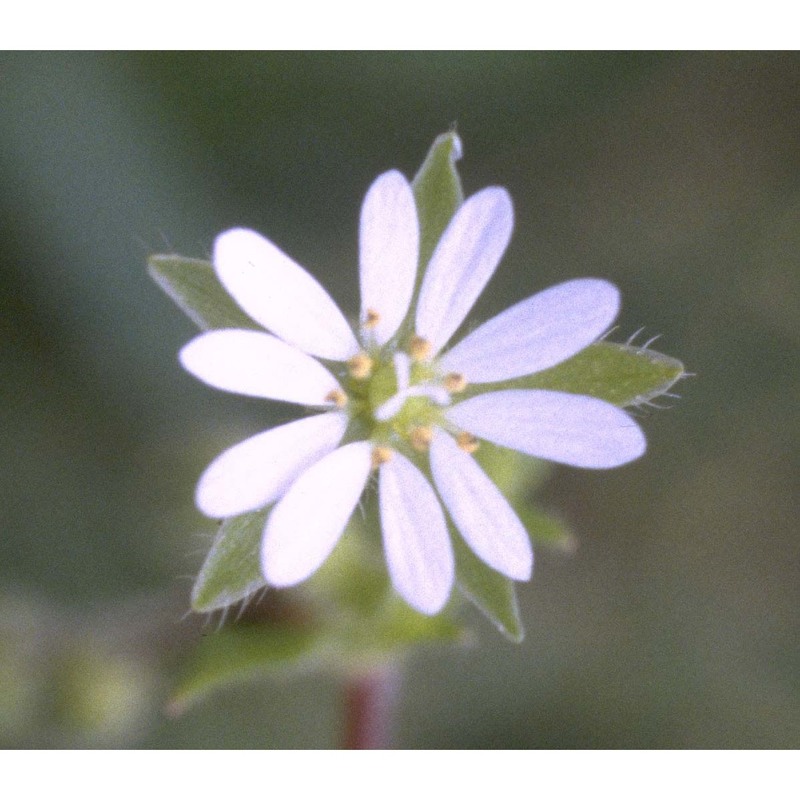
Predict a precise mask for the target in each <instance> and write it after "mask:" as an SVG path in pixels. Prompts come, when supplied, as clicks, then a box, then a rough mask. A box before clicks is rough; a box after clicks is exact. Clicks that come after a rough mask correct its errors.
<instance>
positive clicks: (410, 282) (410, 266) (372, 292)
mask: <svg viewBox="0 0 800 800" xmlns="http://www.w3.org/2000/svg"><path fill="white" fill-rule="evenodd" d="M359 247H360V264H361V319H362V320H363V319H365V318H366V316H367V312H368V311H375V312H377V313H378V317H379V319H378V322H377V324H376V325H375V327H374V328H371V330H370V333H371V334H372V336H373V337H374V339H375V341H376V342H377V343H378V344H379V345H384V344H386V342H388V341H389V339H391V338H392V336H394V334H395V333H397V329H398V328H399V327H400V324H401V323H402V321H403V320H404V319H405V316H406V314H407V313H408V307H409V305H410V303H411V295H412V294H413V292H414V282H415V280H416V277H417V262H418V260H419V223H418V222H417V206H416V203H415V202H414V194H413V192H412V191H411V186H410V185H409V183H408V181H407V180H406V179H405V178H404V177H403V175H401V174H400V173H399V172H397V171H396V170H392V171H391V172H385V173H384V174H383V175H381V176H380V177H378V178H377V179H376V180H375V182H374V183H373V184H372V186H370V188H369V191H368V192H367V196H366V197H365V198H364V204H363V205H362V207H361V228H360V232H359Z"/></svg>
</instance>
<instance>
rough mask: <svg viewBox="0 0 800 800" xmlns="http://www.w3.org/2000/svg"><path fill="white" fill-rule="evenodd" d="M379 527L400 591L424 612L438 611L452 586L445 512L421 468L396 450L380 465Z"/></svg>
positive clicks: (453, 571)
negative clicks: (388, 459)
mask: <svg viewBox="0 0 800 800" xmlns="http://www.w3.org/2000/svg"><path fill="white" fill-rule="evenodd" d="M379 494H380V508H381V527H382V528H383V546H384V550H385V552H386V563H387V565H388V567H389V575H390V576H391V578H392V584H393V585H394V588H395V589H396V590H397V592H398V594H399V595H400V596H401V597H402V598H403V599H404V600H405V601H406V602H407V603H408V604H409V605H410V606H412V607H413V608H415V609H417V610H418V611H421V612H422V613H423V614H436V613H437V612H439V611H441V609H442V607H443V606H444V604H445V603H446V602H447V598H448V597H449V596H450V590H451V588H452V586H453V576H454V574H455V566H454V559H453V547H452V544H451V543H450V536H449V534H448V532H447V523H446V521H445V518H444V513H443V512H442V508H441V506H440V505H439V501H438V500H437V499H436V495H435V494H434V492H433V489H432V488H431V486H430V484H429V483H428V481H427V480H426V479H425V477H424V476H423V474H422V473H421V472H420V471H419V470H418V469H417V468H416V467H415V466H414V465H413V464H412V463H411V462H410V461H409V460H408V459H407V458H406V457H405V456H402V455H401V454H400V453H397V452H395V453H394V454H393V457H392V459H391V460H390V461H388V462H386V463H385V464H382V465H381V468H380V479H379Z"/></svg>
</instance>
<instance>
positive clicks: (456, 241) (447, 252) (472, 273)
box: [416, 186, 514, 355]
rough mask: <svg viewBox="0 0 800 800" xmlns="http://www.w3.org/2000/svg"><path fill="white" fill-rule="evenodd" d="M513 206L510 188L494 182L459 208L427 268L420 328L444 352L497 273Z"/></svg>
mask: <svg viewBox="0 0 800 800" xmlns="http://www.w3.org/2000/svg"><path fill="white" fill-rule="evenodd" d="M513 227H514V209H513V207H512V205H511V198H510V197H509V196H508V192H506V190H505V189H501V188H499V187H494V186H490V187H489V188H487V189H483V190H482V191H480V192H478V193H477V194H474V195H473V196H472V197H470V198H469V200H467V201H466V202H465V203H464V204H463V205H462V206H461V208H459V209H458V211H457V212H456V215H455V216H454V217H453V219H452V220H451V221H450V224H449V225H448V226H447V229H446V230H445V232H444V233H443V234H442V238H441V239H440V240H439V244H438V245H437V246H436V250H435V251H434V253H433V256H431V262H430V264H429V265H428V269H427V271H426V273H425V277H424V279H423V281H422V288H421V289H420V296H419V303H418V304H417V317H416V333H417V335H419V336H422V337H423V338H424V339H427V340H428V341H429V342H430V343H431V344H432V345H433V355H435V354H436V353H438V352H439V350H441V348H442V347H444V345H446V344H447V341H448V340H449V339H450V337H451V336H452V335H453V334H454V333H455V332H456V329H457V328H458V326H459V325H460V324H461V323H462V322H463V320H464V318H465V317H466V316H467V314H468V313H469V310H470V309H471V308H472V306H473V304H474V303H475V301H476V300H477V299H478V295H480V293H481V292H482V291H483V288H484V287H485V286H486V284H487V283H488V281H489V279H490V278H491V277H492V275H493V274H494V271H495V269H497V265H498V264H499V263H500V259H501V258H502V256H503V253H504V252H505V249H506V247H507V246H508V242H509V240H510V239H511V230H512V228H513Z"/></svg>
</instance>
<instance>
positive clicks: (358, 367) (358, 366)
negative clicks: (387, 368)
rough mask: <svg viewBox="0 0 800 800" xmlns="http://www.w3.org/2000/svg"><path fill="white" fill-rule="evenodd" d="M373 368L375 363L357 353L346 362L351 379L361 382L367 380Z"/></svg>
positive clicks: (362, 354)
mask: <svg viewBox="0 0 800 800" xmlns="http://www.w3.org/2000/svg"><path fill="white" fill-rule="evenodd" d="M374 366H375V362H374V361H373V360H372V359H371V358H370V357H369V356H368V355H367V354H366V353H359V354H358V355H357V356H353V357H352V358H351V359H350V360H349V361H348V362H347V371H348V372H349V373H350V376H351V377H352V378H355V379H356V380H357V381H363V380H364V379H365V378H369V376H370V375H372V368H373V367H374Z"/></svg>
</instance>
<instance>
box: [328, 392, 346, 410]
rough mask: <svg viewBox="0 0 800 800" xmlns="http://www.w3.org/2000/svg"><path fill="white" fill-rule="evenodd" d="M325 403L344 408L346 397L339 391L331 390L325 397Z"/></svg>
mask: <svg viewBox="0 0 800 800" xmlns="http://www.w3.org/2000/svg"><path fill="white" fill-rule="evenodd" d="M325 402H326V403H333V404H334V405H335V406H336V407H337V408H344V407H345V406H346V405H347V395H346V394H345V393H344V392H343V391H342V390H341V389H331V391H329V392H328V394H326V395H325Z"/></svg>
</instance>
